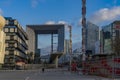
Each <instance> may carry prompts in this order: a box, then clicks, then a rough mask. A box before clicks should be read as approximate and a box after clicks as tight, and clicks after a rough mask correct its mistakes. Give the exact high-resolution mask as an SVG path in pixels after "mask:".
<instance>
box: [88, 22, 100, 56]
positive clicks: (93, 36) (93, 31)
mask: <svg viewBox="0 0 120 80" xmlns="http://www.w3.org/2000/svg"><path fill="white" fill-rule="evenodd" d="M98 40H99V27H98V26H97V25H95V24H93V23H91V22H87V24H86V52H87V53H89V52H90V53H92V54H95V43H96V41H98Z"/></svg>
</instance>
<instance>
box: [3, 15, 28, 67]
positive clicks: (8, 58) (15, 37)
mask: <svg viewBox="0 0 120 80" xmlns="http://www.w3.org/2000/svg"><path fill="white" fill-rule="evenodd" d="M5 19H6V26H5V27H4V32H5V34H6V39H5V45H6V46H5V59H4V61H5V62H4V67H7V68H10V69H14V68H18V67H20V66H22V65H23V64H25V63H27V56H26V54H27V50H28V45H27V40H28V37H27V34H26V32H25V31H24V30H23V28H22V27H21V25H20V24H19V23H18V21H17V20H16V19H13V18H11V17H5Z"/></svg>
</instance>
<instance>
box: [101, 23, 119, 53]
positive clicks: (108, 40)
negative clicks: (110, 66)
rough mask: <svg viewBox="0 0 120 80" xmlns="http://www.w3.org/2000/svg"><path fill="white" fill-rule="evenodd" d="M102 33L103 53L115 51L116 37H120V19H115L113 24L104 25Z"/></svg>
mask: <svg viewBox="0 0 120 80" xmlns="http://www.w3.org/2000/svg"><path fill="white" fill-rule="evenodd" d="M101 35H102V36H101V45H102V50H103V53H104V54H111V53H114V51H113V45H112V44H113V43H114V42H115V38H118V37H120V21H114V22H112V23H111V24H109V25H107V26H104V27H103V28H102V31H101Z"/></svg>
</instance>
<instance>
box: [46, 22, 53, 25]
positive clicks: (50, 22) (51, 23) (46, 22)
mask: <svg viewBox="0 0 120 80" xmlns="http://www.w3.org/2000/svg"><path fill="white" fill-rule="evenodd" d="M45 24H48V25H50V24H55V22H54V21H48V22H46V23H45Z"/></svg>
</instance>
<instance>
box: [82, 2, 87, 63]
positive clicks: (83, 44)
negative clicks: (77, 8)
mask: <svg viewBox="0 0 120 80" xmlns="http://www.w3.org/2000/svg"><path fill="white" fill-rule="evenodd" d="M85 53H86V0H82V54H83V59H82V60H83V61H85Z"/></svg>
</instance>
